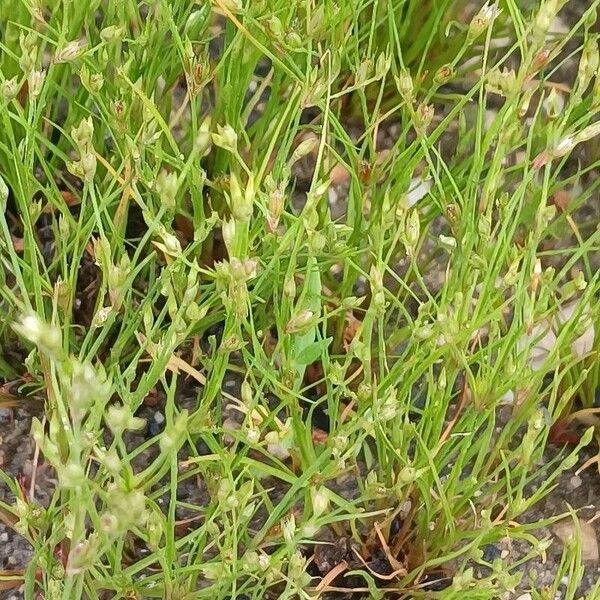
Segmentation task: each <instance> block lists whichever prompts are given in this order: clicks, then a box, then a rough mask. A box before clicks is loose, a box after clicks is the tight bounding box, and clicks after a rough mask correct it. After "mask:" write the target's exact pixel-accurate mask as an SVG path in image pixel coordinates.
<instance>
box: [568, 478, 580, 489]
mask: <svg viewBox="0 0 600 600" xmlns="http://www.w3.org/2000/svg"><path fill="white" fill-rule="evenodd" d="M581 484H582V481H581V477H579V476H578V475H573V477H571V479H570V480H569V485H570V486H571V487H572V488H573V489H574V490H576V489H577V488H578V487H580V486H581Z"/></svg>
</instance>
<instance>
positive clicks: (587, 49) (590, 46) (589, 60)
mask: <svg viewBox="0 0 600 600" xmlns="http://www.w3.org/2000/svg"><path fill="white" fill-rule="evenodd" d="M599 63H600V55H599V53H598V37H597V36H595V35H593V36H590V37H589V38H588V40H587V41H586V43H585V45H584V46H583V51H582V52H581V60H580V61H579V70H578V72H577V84H576V88H575V89H576V90H577V94H578V95H579V96H582V95H583V94H584V93H585V91H586V90H587V89H588V87H589V85H590V82H591V81H592V79H593V77H594V76H595V75H596V74H597V72H598V64H599Z"/></svg>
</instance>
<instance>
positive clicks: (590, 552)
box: [552, 519, 599, 563]
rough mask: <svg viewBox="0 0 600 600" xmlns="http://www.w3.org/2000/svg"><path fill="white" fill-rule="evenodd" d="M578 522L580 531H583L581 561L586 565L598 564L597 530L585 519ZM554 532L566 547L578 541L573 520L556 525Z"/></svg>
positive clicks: (566, 520)
mask: <svg viewBox="0 0 600 600" xmlns="http://www.w3.org/2000/svg"><path fill="white" fill-rule="evenodd" d="M578 520H579V529H580V530H581V559H582V560H583V562H586V563H597V562H598V558H599V553H598V538H597V537H596V529H595V528H594V526H593V525H591V524H590V523H588V522H587V521H584V520H583V519H578ZM552 531H553V533H554V535H555V536H556V537H557V538H558V539H559V540H560V541H561V542H562V543H563V544H564V545H567V544H570V543H572V542H573V541H574V540H576V539H577V527H576V525H575V522H574V521H573V520H572V519H565V520H564V521H559V522H558V523H556V524H555V525H554V527H553V528H552Z"/></svg>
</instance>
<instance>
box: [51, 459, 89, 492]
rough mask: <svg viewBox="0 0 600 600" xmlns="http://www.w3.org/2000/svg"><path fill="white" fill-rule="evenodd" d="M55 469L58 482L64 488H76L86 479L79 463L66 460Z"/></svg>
mask: <svg viewBox="0 0 600 600" xmlns="http://www.w3.org/2000/svg"><path fill="white" fill-rule="evenodd" d="M57 471H58V478H59V480H60V484H61V486H62V487H64V488H67V489H74V488H78V487H80V486H81V485H82V484H83V483H84V482H85V481H86V477H85V471H84V470H83V467H82V466H81V465H80V464H79V463H76V462H68V463H67V464H66V465H62V466H60V467H58V468H57Z"/></svg>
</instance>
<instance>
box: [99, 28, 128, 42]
mask: <svg viewBox="0 0 600 600" xmlns="http://www.w3.org/2000/svg"><path fill="white" fill-rule="evenodd" d="M124 34H125V27H123V26H117V25H109V26H108V27H105V28H104V29H102V30H101V31H100V39H101V40H102V41H103V42H114V41H116V40H120V39H121V38H122V37H123V35H124Z"/></svg>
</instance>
